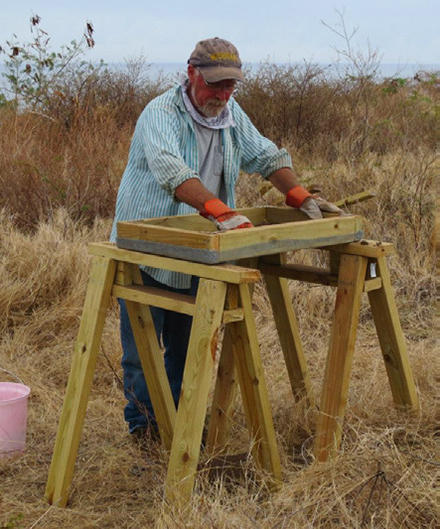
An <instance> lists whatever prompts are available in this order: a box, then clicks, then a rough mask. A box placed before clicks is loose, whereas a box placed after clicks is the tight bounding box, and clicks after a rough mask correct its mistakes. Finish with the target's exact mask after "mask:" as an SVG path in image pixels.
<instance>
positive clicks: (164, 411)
mask: <svg viewBox="0 0 440 529" xmlns="http://www.w3.org/2000/svg"><path fill="white" fill-rule="evenodd" d="M131 266H132V274H133V280H134V283H135V284H138V285H142V278H141V275H140V272H139V268H138V266H137V265H131ZM125 305H126V307H127V312H128V316H129V318H130V324H131V328H132V330H133V336H134V339H135V342H136V348H137V351H138V354H139V359H140V361H141V365H142V370H143V372H144V377H145V381H146V383H147V387H148V392H149V394H150V398H151V403H152V405H153V410H154V415H155V417H156V421H157V424H158V427H159V432H160V435H161V438H162V441H163V443H164V445H165V447H166V448H167V449H168V450H170V449H171V443H172V439H173V432H174V422H175V419H176V407H175V405H174V400H173V396H172V393H171V388H170V384H169V381H168V376H167V373H166V370H165V365H164V361H163V354H162V351H161V349H160V346H159V342H158V340H157V336H156V331H155V328H154V323H153V318H152V316H151V311H150V308H149V307H148V305H141V304H140V303H136V302H134V301H128V300H126V301H125ZM176 332H178V331H177V330H176Z"/></svg>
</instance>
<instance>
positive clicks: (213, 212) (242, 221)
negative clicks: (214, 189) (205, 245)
mask: <svg viewBox="0 0 440 529" xmlns="http://www.w3.org/2000/svg"><path fill="white" fill-rule="evenodd" d="M200 215H202V217H205V218H206V219H209V220H210V221H211V222H213V223H214V224H215V225H216V227H217V229H219V230H222V231H224V230H236V229H239V228H252V222H251V221H250V220H249V219H248V218H247V217H245V216H244V215H239V214H238V213H237V212H236V211H234V210H233V209H231V208H229V207H228V206H227V205H226V204H224V203H223V202H222V201H221V200H219V199H218V198H213V199H210V200H207V201H206V202H205V204H204V207H203V209H202V210H201V211H200Z"/></svg>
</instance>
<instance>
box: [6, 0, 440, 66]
mask: <svg viewBox="0 0 440 529" xmlns="http://www.w3.org/2000/svg"><path fill="white" fill-rule="evenodd" d="M336 1H337V0H335V3H334V2H333V0H302V1H299V0H272V1H270V0H221V1H214V0H185V1H180V2H179V1H177V0H161V1H160V0H137V1H135V0H124V1H121V0H117V1H116V0H74V1H72V0H70V1H69V2H66V1H64V0H57V1H54V0H20V1H19V2H13V1H11V0H0V7H1V10H0V13H1V15H0V45H1V46H2V47H5V46H4V44H5V43H6V41H7V40H10V39H11V38H12V37H13V34H15V35H16V36H17V39H18V41H19V42H21V43H23V42H27V41H30V40H31V39H32V36H31V33H30V30H29V28H30V24H29V19H30V17H31V16H32V15H39V16H40V17H41V23H40V27H41V28H43V29H44V30H45V31H47V32H48V34H49V36H50V38H51V41H50V42H51V45H52V48H53V49H54V50H55V51H56V50H57V49H58V48H59V46H60V45H61V44H67V43H69V42H70V41H71V40H72V39H75V40H80V39H81V36H82V33H83V29H84V26H85V23H86V21H90V22H91V23H92V24H93V26H94V30H95V32H94V38H95V42H96V44H95V48H94V49H93V50H91V51H89V52H88V53H87V59H90V60H92V61H95V60H96V61H98V60H99V59H103V60H104V61H105V62H106V63H115V62H123V61H124V60H127V59H135V58H138V57H139V56H141V55H143V56H144V57H145V58H146V60H147V62H149V63H181V64H182V66H184V65H185V63H186V61H187V59H188V57H189V55H190V54H191V52H192V50H193V49H194V46H195V44H196V42H197V41H199V40H202V39H205V38H210V37H222V38H225V39H227V40H230V41H231V42H233V43H234V44H235V45H236V47H237V48H238V50H239V52H240V56H241V58H242V61H243V62H245V63H257V62H260V61H263V60H270V61H271V62H276V63H289V62H290V63H295V62H302V61H303V60H306V61H308V62H313V63H319V64H325V63H332V62H335V61H336V60H337V51H336V50H337V49H339V50H342V49H345V48H346V43H345V42H344V40H343V39H342V38H341V37H339V36H338V35H336V33H335V32H334V31H332V30H331V29H329V28H328V27H327V26H330V27H331V28H333V29H335V30H337V31H340V30H341V18H340V15H339V14H338V13H341V14H342V13H343V14H344V15H343V20H344V22H345V26H346V28H347V31H348V33H349V34H351V33H352V30H353V29H354V28H358V30H357V33H356V34H355V36H354V37H353V39H352V43H351V44H352V45H353V48H354V50H357V51H360V52H361V53H363V54H364V55H365V54H367V53H368V49H369V48H368V47H370V49H373V50H378V52H379V54H380V57H381V62H382V63H385V64H389V63H393V64H399V65H402V66H405V65H406V64H414V65H418V66H421V67H423V66H427V65H432V64H436V65H439V64H440V31H439V25H440V2H439V1H438V0H351V1H350V0H345V3H336ZM323 22H324V23H325V24H327V26H326V25H325V24H324V23H323ZM1 57H2V56H0V61H2V58H1Z"/></svg>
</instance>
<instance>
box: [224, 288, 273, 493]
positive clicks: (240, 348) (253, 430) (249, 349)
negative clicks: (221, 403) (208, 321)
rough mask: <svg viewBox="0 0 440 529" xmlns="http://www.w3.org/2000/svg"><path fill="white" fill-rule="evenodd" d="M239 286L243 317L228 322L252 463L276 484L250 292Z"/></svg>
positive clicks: (269, 411) (270, 423)
mask: <svg viewBox="0 0 440 529" xmlns="http://www.w3.org/2000/svg"><path fill="white" fill-rule="evenodd" d="M239 289H240V299H241V305H242V307H243V312H244V319H243V320H242V321H239V322H236V323H231V327H232V330H231V335H232V340H231V342H232V350H233V354H234V358H235V363H236V366H237V377H238V381H239V384H240V390H241V396H242V399H243V406H244V410H245V413H246V419H247V423H248V428H249V433H250V436H251V441H252V443H253V444H252V454H253V456H254V459H255V462H256V464H257V465H258V466H259V467H260V468H262V469H264V470H265V471H266V472H267V474H268V476H269V482H268V485H269V487H270V488H277V487H278V486H279V485H280V483H281V463H280V459H279V454H278V449H277V443H276V437H275V429H274V425H273V420H272V412H271V409H270V404H269V398H268V393H267V388H266V382H265V378H264V371H263V365H262V362H261V356H260V348H259V345H258V337H257V331H256V328H255V320H254V317H253V314H252V301H251V294H250V290H249V287H248V285H246V284H241V285H240V286H239Z"/></svg>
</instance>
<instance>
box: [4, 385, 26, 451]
mask: <svg viewBox="0 0 440 529" xmlns="http://www.w3.org/2000/svg"><path fill="white" fill-rule="evenodd" d="M30 392H31V390H30V388H28V387H27V386H25V385H24V384H17V383H16V382H0V457H3V456H5V455H12V454H11V453H12V452H21V451H23V450H24V449H25V447H26V418H27V400H28V397H29V394H30Z"/></svg>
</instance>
